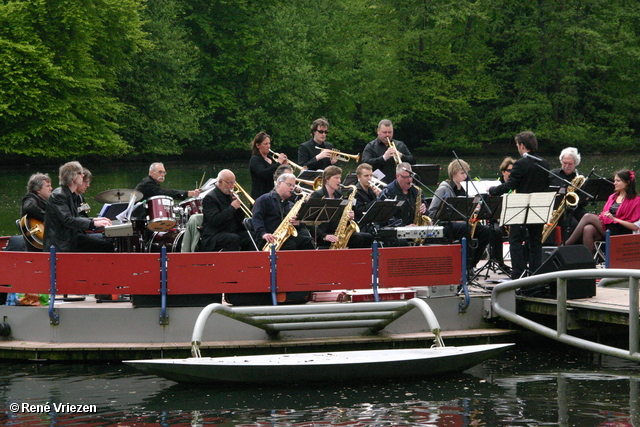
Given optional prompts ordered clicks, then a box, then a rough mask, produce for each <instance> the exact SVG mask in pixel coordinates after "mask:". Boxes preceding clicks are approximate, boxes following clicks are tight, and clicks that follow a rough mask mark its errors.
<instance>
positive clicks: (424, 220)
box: [411, 184, 433, 245]
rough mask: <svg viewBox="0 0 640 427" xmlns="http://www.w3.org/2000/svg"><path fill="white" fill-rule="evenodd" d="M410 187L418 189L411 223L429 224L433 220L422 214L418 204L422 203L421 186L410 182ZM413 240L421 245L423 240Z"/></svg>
mask: <svg viewBox="0 0 640 427" xmlns="http://www.w3.org/2000/svg"><path fill="white" fill-rule="evenodd" d="M411 186H412V187H414V188H415V189H416V190H418V195H417V196H416V205H415V207H414V209H413V210H414V216H413V223H414V224H415V225H417V226H422V227H423V226H425V225H431V224H432V223H433V222H432V221H431V218H429V217H428V216H427V215H422V214H421V213H420V205H422V188H420V187H418V186H417V185H415V184H411ZM413 241H414V242H415V243H416V244H418V245H421V244H422V243H423V242H424V239H413Z"/></svg>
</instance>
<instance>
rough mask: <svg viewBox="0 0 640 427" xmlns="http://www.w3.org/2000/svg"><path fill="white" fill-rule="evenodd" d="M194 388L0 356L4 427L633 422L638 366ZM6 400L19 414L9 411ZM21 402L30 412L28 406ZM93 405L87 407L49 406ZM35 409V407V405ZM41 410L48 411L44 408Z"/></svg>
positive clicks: (118, 370)
mask: <svg viewBox="0 0 640 427" xmlns="http://www.w3.org/2000/svg"><path fill="white" fill-rule="evenodd" d="M338 380H339V379H336V380H335V381H333V382H332V383H331V384H321V385H305V384H302V385H293V386H268V387H267V386H242V387H237V386H236V387H230V386H220V385H218V386H213V385H210V386H190V385H180V384H177V383H174V382H172V381H169V380H164V379H162V378H159V377H156V376H152V375H147V374H142V373H139V372H137V371H136V370H134V369H133V368H130V367H128V366H125V365H121V364H112V365H66V364H45V365H40V364H31V363H4V364H3V374H2V377H1V378H0V385H1V387H0V401H1V402H2V403H1V404H0V406H2V408H1V410H0V424H2V425H6V426H26V425H28V426H32V427H40V426H43V427H44V426H75V425H78V426H80V425H82V426H89V425H91V426H247V427H249V426H251V427H254V426H255V427H258V426H271V427H275V426H278V427H280V426H282V427H284V426H358V427H383V426H384V427H386V426H389V427H391V426H439V427H462V426H486V427H492V426H576V427H592V426H593V427H596V426H616V427H623V426H636V427H638V426H640V366H639V365H638V364H636V363H631V362H627V361H621V360H618V359H611V358H606V357H595V356H593V355H591V354H587V353H585V352H581V351H578V350H574V349H568V348H566V347H558V348H553V344H551V345H549V344H546V343H545V344H544V345H539V346H535V347H534V346H531V347H530V348H527V347H523V346H518V347H517V348H516V349H515V350H509V351H507V352H505V353H503V354H502V355H500V356H499V357H497V358H495V359H493V360H490V361H487V362H485V363H483V364H482V365H479V366H477V367H474V368H472V369H469V370H467V371H465V372H462V373H457V374H451V375H446V376H441V377H436V378H430V379H416V380H405V381H387V382H380V383H359V384H341V383H340V382H339V381H338ZM12 404H14V405H15V404H17V405H18V408H19V410H18V411H17V412H16V411H14V409H15V408H13V407H12ZM26 404H31V405H33V406H32V408H33V410H34V412H27V411H25V406H24V405H26ZM54 404H56V405H58V406H59V405H65V406H64V407H65V408H70V407H71V405H88V406H87V407H86V408H84V410H85V412H80V413H68V412H64V410H62V411H60V410H59V411H58V412H54V411H53V410H52V409H51V410H48V411H47V410H46V409H49V408H46V405H50V406H52V407H53V405H54ZM37 405H40V406H37ZM43 408H44V409H43Z"/></svg>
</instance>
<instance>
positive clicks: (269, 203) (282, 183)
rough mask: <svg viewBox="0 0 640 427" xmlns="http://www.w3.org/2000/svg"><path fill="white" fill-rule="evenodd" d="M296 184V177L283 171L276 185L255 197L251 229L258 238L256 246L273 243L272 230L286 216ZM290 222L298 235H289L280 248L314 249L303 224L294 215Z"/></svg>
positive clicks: (291, 203) (274, 229) (291, 204)
mask: <svg viewBox="0 0 640 427" xmlns="http://www.w3.org/2000/svg"><path fill="white" fill-rule="evenodd" d="M295 186H296V177H295V175H293V174H291V173H283V174H282V175H280V176H279V177H278V179H277V181H276V186H275V188H274V189H273V190H271V191H270V192H269V193H267V194H263V195H262V196H260V197H258V198H257V199H256V202H255V204H254V205H253V217H252V218H251V222H252V223H253V229H254V233H255V236H256V239H257V240H258V242H257V244H258V248H263V247H264V246H265V245H266V244H267V243H274V242H275V241H276V237H275V236H274V235H273V232H274V231H276V230H277V229H278V227H279V226H280V224H281V223H282V221H283V220H284V218H285V217H286V216H287V214H288V213H289V211H290V210H291V208H292V207H293V202H292V201H291V200H290V198H291V196H292V195H293V189H294V188H295ZM291 224H292V225H294V226H295V228H296V230H297V232H298V235H297V236H291V237H289V238H288V239H287V240H286V241H285V242H284V243H283V244H282V247H281V249H282V250H294V249H315V246H314V244H313V238H312V237H311V234H310V233H309V230H308V229H307V228H306V227H305V225H304V224H300V223H299V222H298V221H297V220H296V219H295V217H294V218H293V219H292V221H291Z"/></svg>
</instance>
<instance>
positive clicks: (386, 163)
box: [362, 119, 416, 184]
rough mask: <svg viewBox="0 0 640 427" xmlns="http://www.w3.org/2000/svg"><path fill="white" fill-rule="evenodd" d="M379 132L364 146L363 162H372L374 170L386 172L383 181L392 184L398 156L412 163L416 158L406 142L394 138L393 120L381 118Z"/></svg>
mask: <svg viewBox="0 0 640 427" xmlns="http://www.w3.org/2000/svg"><path fill="white" fill-rule="evenodd" d="M377 132H378V137H377V138H376V139H374V140H373V141H371V142H369V143H368V144H367V145H366V146H365V147H364V151H363V152H362V163H368V164H370V165H371V168H372V169H373V170H374V171H375V170H377V169H379V170H380V171H382V173H384V178H382V181H383V182H385V183H386V184H391V183H392V182H393V180H394V178H395V176H396V166H397V164H396V157H398V158H399V159H400V161H401V162H405V163H409V164H410V165H413V164H415V163H416V159H415V157H413V154H411V152H410V151H409V149H408V148H407V146H406V145H405V143H404V142H402V141H398V140H397V139H393V124H392V123H391V120H387V119H384V120H380V123H378V129H377ZM389 141H393V143H394V145H395V146H396V149H395V150H394V149H393V147H391V146H390V144H389Z"/></svg>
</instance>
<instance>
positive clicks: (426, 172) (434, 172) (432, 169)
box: [411, 165, 440, 185]
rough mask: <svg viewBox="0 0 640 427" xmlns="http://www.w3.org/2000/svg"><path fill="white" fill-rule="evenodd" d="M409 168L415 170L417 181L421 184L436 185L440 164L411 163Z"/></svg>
mask: <svg viewBox="0 0 640 427" xmlns="http://www.w3.org/2000/svg"><path fill="white" fill-rule="evenodd" d="M411 170H412V171H413V172H415V174H416V175H418V176H417V177H414V178H418V182H421V183H422V185H436V184H437V183H438V176H439V175H440V165H412V166H411Z"/></svg>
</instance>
